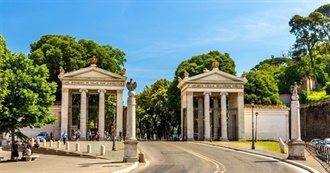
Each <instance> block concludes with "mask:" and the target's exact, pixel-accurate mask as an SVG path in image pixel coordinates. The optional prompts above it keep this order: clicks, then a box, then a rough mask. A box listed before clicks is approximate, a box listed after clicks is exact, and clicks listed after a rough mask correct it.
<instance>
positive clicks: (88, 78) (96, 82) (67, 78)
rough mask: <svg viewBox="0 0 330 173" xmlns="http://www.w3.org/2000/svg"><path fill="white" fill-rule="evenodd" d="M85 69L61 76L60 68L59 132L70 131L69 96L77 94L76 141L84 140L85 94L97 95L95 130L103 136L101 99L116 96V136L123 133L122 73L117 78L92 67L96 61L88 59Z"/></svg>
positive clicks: (86, 126)
mask: <svg viewBox="0 0 330 173" xmlns="http://www.w3.org/2000/svg"><path fill="white" fill-rule="evenodd" d="M90 63H91V65H90V66H89V67H86V68H83V69H80V70H76V71H72V72H68V73H65V71H64V69H63V68H60V74H59V75H58V77H59V79H60V80H61V82H62V102H61V118H60V131H61V134H62V133H63V132H68V133H70V130H71V129H72V95H73V94H80V96H81V97H80V113H79V116H80V117H79V119H80V124H79V125H80V129H79V130H80V134H81V136H80V139H83V140H84V139H86V134H87V130H88V124H87V123H88V95H98V96H99V105H98V107H99V111H98V131H99V132H100V134H101V137H104V131H105V123H110V122H106V120H105V96H106V95H114V96H116V104H115V105H116V108H115V109H116V133H117V135H118V133H119V132H123V90H124V87H125V84H126V76H125V73H122V75H118V74H115V73H112V72H109V71H106V70H103V69H101V68H98V67H97V66H96V63H97V59H96V58H95V57H93V58H92V59H91V60H90Z"/></svg>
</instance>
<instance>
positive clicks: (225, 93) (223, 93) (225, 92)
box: [220, 91, 228, 96]
mask: <svg viewBox="0 0 330 173" xmlns="http://www.w3.org/2000/svg"><path fill="white" fill-rule="evenodd" d="M220 95H225V96H227V95H228V92H227V91H223V92H220Z"/></svg>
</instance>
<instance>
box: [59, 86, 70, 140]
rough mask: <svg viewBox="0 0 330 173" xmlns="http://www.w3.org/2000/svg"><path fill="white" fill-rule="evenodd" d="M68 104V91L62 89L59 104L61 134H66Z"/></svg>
mask: <svg viewBox="0 0 330 173" xmlns="http://www.w3.org/2000/svg"><path fill="white" fill-rule="evenodd" d="M68 104H69V89H68V88H62V102H61V134H63V133H64V132H68Z"/></svg>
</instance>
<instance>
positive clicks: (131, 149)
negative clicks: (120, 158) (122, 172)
mask: <svg viewBox="0 0 330 173" xmlns="http://www.w3.org/2000/svg"><path fill="white" fill-rule="evenodd" d="M137 143H138V141H130V140H127V141H125V142H124V145H125V147H124V161H126V162H136V161H138V160H139V158H138V152H137Z"/></svg>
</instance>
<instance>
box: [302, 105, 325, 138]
mask: <svg viewBox="0 0 330 173" xmlns="http://www.w3.org/2000/svg"><path fill="white" fill-rule="evenodd" d="M300 127H301V139H302V140H304V141H310V140H311V139H313V138H320V139H324V138H328V137H330V100H327V101H322V102H315V103H311V104H303V105H301V106H300Z"/></svg>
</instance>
